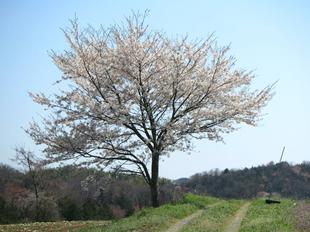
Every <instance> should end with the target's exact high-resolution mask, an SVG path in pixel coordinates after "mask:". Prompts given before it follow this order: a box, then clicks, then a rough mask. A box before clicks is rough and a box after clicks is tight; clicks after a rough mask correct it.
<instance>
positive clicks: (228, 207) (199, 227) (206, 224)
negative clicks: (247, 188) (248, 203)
mask: <svg viewBox="0 0 310 232" xmlns="http://www.w3.org/2000/svg"><path fill="white" fill-rule="evenodd" d="M243 203H244V201H237V200H228V201H222V202H219V203H218V204H216V205H214V206H213V207H210V208H207V209H206V210H205V211H204V212H203V213H202V214H201V215H200V216H199V217H197V218H195V219H194V220H192V221H191V222H190V223H189V224H187V225H186V226H185V227H184V228H183V229H182V230H181V232H192V231H195V232H203V231H208V232H219V231H223V229H224V227H225V225H226V222H227V221H228V220H229V219H230V218H231V217H232V216H233V215H234V214H235V213H236V212H237V211H238V209H239V208H240V206H241V205H242V204H243Z"/></svg>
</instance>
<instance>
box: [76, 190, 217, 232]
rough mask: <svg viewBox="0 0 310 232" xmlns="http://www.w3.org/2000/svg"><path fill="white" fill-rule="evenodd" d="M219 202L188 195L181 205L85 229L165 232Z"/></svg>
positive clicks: (98, 231) (152, 210) (162, 207)
mask: <svg viewBox="0 0 310 232" xmlns="http://www.w3.org/2000/svg"><path fill="white" fill-rule="evenodd" d="M217 201H219V200H218V199H216V198H212V197H201V196H197V195H193V194H188V195H186V196H185V197H184V199H183V200H182V201H181V203H178V204H166V205H163V206H161V207H159V208H156V209H152V208H148V209H143V210H141V211H140V212H138V213H136V214H135V215H133V216H131V217H128V218H124V219H121V220H117V221H114V222H112V223H111V224H108V225H107V226H104V227H102V228H100V229H85V230H81V231H83V232H84V231H85V232H86V231H87V232H101V231H104V232H125V231H126V232H127V231H135V232H146V231H148V232H159V231H165V230H167V229H168V228H169V227H170V226H172V225H173V224H175V223H176V222H177V221H179V220H181V219H183V218H185V217H186V216H188V215H191V214H193V213H194V212H196V211H197V210H199V209H201V208H204V207H206V206H207V205H209V204H213V203H215V202H217Z"/></svg>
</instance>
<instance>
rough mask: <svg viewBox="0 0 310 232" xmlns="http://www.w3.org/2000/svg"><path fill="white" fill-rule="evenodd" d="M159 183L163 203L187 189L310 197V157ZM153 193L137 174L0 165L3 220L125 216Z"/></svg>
mask: <svg viewBox="0 0 310 232" xmlns="http://www.w3.org/2000/svg"><path fill="white" fill-rule="evenodd" d="M33 175H35V176H36V178H35V182H36V186H37V191H38V198H36V196H35V189H34V179H33ZM159 184H160V186H159V189H160V194H159V195H160V201H161V203H164V202H175V201H177V200H178V199H180V198H181V197H182V194H183V193H185V192H194V193H198V194H208V195H212V196H217V197H224V198H252V197H256V196H257V194H259V193H262V192H269V191H271V192H277V193H280V194H281V195H282V196H285V197H296V198H310V162H304V163H303V164H299V165H289V164H288V163H285V162H282V163H280V164H275V165H274V164H269V165H266V166H259V167H253V168H245V169H243V170H228V169H225V170H224V171H219V170H212V171H209V172H205V173H200V174H196V175H194V176H192V177H191V178H181V179H179V180H177V181H171V180H168V179H163V178H162V179H160V183H159ZM149 194H150V193H149V189H148V187H147V185H145V183H144V181H143V179H142V178H141V177H139V176H135V175H124V174H123V175H116V174H115V175H113V174H110V173H106V172H103V171H100V170H97V169H94V168H81V167H75V166H65V167H61V168H50V169H40V170H37V171H35V172H21V171H19V170H16V169H14V168H12V167H10V166H8V165H3V164H0V224H3V223H16V222H29V221H53V220H64V219H65V220H90V219H92V220H94V219H96V220H99V219H113V218H121V217H125V216H128V215H130V214H132V213H133V212H135V211H137V210H139V209H141V208H143V207H147V206H150V202H149V198H150V197H149Z"/></svg>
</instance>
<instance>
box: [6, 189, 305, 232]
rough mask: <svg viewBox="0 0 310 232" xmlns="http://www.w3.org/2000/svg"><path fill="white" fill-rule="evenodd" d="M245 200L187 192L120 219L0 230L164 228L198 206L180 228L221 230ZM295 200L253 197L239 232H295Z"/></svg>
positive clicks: (157, 231) (148, 231) (142, 231)
mask: <svg viewBox="0 0 310 232" xmlns="http://www.w3.org/2000/svg"><path fill="white" fill-rule="evenodd" d="M305 202H306V201H305ZM244 203H245V201H243V200H221V199H217V198H213V197H204V196H197V195H194V194H186V195H185V196H184V198H183V199H182V200H181V201H180V202H178V203H176V204H166V205H163V206H161V207H159V208H155V209H154V208H145V209H142V210H141V211H139V212H137V213H135V214H134V215H132V216H130V217H128V218H123V219H119V220H114V221H73V222H66V221H65V222H46V223H29V224H15V225H14V224H13V225H0V232H18V231H23V232H34V231H36V232H38V231H48V232H51V231H55V232H57V231H80V232H101V231H102V232H125V231H126V232H127V231H129V232H130V231H131V232H163V231H166V230H167V229H168V228H170V227H171V226H173V225H174V224H175V223H177V222H178V221H180V220H181V219H184V218H186V217H187V216H189V215H191V214H193V213H195V212H198V211H199V210H200V211H199V214H197V217H195V218H193V219H192V221H189V222H188V224H186V225H185V226H184V227H183V228H181V232H192V231H194V232H202V231H208V232H221V231H223V230H224V228H225V227H226V226H227V225H229V222H231V221H232V219H233V218H234V217H235V215H236V213H237V211H238V210H239V209H240V207H241V206H242V205H243V204H244ZM294 203H295V202H294V201H293V200H289V199H281V204H272V205H267V204H265V202H264V200H263V199H257V200H253V201H252V203H251V206H250V207H249V210H248V212H247V214H246V216H245V218H244V219H243V220H242V224H241V229H240V232H297V230H296V229H295V228H294V225H295V223H296V222H294V217H293V214H294V212H295V211H296V210H297V211H298V208H295V209H294V207H295V206H294ZM304 204H305V203H304ZM297 205H298V204H297ZM307 209H308V208H307ZM299 211H301V210H299ZM299 211H298V212H299ZM200 212H201V213H200ZM299 213H302V212H299ZM295 214H296V212H295ZM307 215H308V214H307ZM295 218H296V216H295ZM300 231H303V230H300ZM305 231H307V230H305Z"/></svg>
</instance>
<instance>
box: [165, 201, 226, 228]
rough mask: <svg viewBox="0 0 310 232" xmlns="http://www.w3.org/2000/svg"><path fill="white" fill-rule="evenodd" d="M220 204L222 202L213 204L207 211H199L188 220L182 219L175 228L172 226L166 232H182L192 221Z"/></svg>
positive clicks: (187, 218) (188, 217)
mask: <svg viewBox="0 0 310 232" xmlns="http://www.w3.org/2000/svg"><path fill="white" fill-rule="evenodd" d="M220 203H221V202H217V203H214V204H211V205H209V206H207V207H206V208H205V209H201V210H198V211H197V212H196V213H193V214H191V215H189V216H187V217H186V218H183V219H181V220H180V221H178V222H177V223H175V224H174V225H173V226H171V227H170V228H169V229H168V230H167V231H166V232H178V231H180V230H181V229H182V228H183V227H184V226H185V225H187V224H188V223H189V222H190V221H191V220H193V219H195V218H197V217H199V216H200V215H201V214H202V213H203V212H204V211H206V210H208V208H210V207H214V206H216V205H218V204H220Z"/></svg>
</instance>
